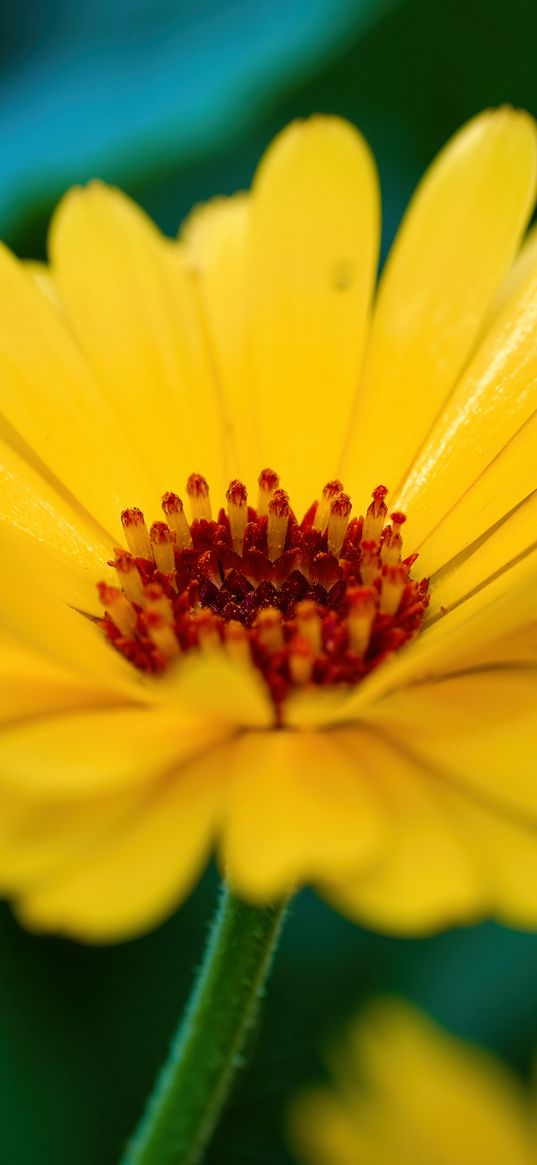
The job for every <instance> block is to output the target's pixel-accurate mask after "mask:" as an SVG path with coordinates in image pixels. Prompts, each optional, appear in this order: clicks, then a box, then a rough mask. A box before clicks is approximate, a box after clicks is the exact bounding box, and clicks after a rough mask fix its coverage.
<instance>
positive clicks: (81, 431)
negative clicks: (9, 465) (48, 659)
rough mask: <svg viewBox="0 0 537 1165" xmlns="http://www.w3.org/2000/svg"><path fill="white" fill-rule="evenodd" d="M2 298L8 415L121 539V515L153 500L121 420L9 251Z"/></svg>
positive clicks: (3, 259) (2, 266) (0, 262)
mask: <svg viewBox="0 0 537 1165" xmlns="http://www.w3.org/2000/svg"><path fill="white" fill-rule="evenodd" d="M0 295H1V299H2V311H1V312H0V379H1V383H2V398H1V403H2V410H3V412H4V413H5V416H6V418H7V420H8V422H9V423H10V425H12V426H13V428H14V429H15V430H16V432H17V433H19V434H20V436H21V438H22V439H23V441H24V442H26V443H27V445H28V446H29V447H30V449H32V450H33V451H34V452H35V454H36V455H37V457H38V458H40V459H41V461H42V462H43V463H44V464H45V466H46V467H47V468H48V470H50V471H51V472H52V474H54V475H55V477H56V478H57V479H59V481H60V482H61V483H62V485H63V486H64V487H65V488H66V489H67V490H69V491H70V493H71V494H72V495H73V496H74V498H76V500H77V501H78V502H79V503H80V504H81V505H82V506H84V507H85V509H86V510H87V511H88V512H89V513H90V514H91V515H92V516H93V517H94V518H95V519H96V520H97V521H98V522H99V523H100V524H101V526H102V527H103V529H105V530H111V531H113V532H114V537H116V538H117V537H118V536H119V531H120V530H121V526H120V523H119V513H120V511H121V509H122V508H123V507H124V506H125V505H126V504H128V502H129V501H130V500H132V498H133V497H134V498H137V497H140V496H142V497H143V496H144V494H145V496H147V489H146V484H145V481H144V475H143V473H142V471H141V468H140V467H139V466H138V465H137V463H136V461H135V459H134V458H133V455H132V451H131V450H130V448H129V446H128V444H127V442H126V441H125V439H124V435H123V428H122V426H121V423H120V419H119V417H118V416H117V415H114V413H113V412H112V410H111V409H110V407H109V406H108V404H107V402H106V401H105V399H104V397H103V395H102V392H101V391H100V389H99V386H98V385H97V383H96V381H95V379H94V378H93V376H92V375H91V373H90V370H89V368H88V366H87V364H86V363H85V361H84V359H83V356H82V355H81V353H80V350H79V348H78V346H77V345H76V343H75V341H74V339H73V338H72V336H71V335H70V334H69V332H68V330H67V328H66V327H65V325H64V323H63V321H62V319H61V317H60V315H59V313H58V312H57V311H56V309H55V308H54V307H53V306H52V304H51V303H50V302H49V301H48V300H47V298H46V296H44V295H43V294H42V292H41V291H40V290H39V288H38V287H37V286H36V285H35V283H34V280H33V278H32V276H31V275H30V274H29V273H28V272H27V271H25V270H24V267H23V264H22V263H19V262H18V261H17V260H16V259H15V258H14V257H13V256H12V255H11V254H10V253H9V251H8V250H7V249H6V248H5V247H2V248H0ZM137 491H138V492H137Z"/></svg>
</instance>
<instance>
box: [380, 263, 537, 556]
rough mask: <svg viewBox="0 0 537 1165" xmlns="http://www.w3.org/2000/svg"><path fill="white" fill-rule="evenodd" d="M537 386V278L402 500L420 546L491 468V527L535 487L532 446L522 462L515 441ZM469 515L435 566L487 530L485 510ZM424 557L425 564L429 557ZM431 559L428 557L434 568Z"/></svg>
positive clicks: (445, 417)
mask: <svg viewBox="0 0 537 1165" xmlns="http://www.w3.org/2000/svg"><path fill="white" fill-rule="evenodd" d="M536 384H537V274H533V275H532V276H531V278H530V280H529V282H527V283H525V284H524V285H523V288H522V290H521V291H520V292H519V294H518V295H516V296H515V298H514V299H511V300H510V301H509V303H508V304H507V307H506V308H505V309H504V311H503V313H502V314H501V315H500V317H499V319H498V321H497V323H496V325H495V326H494V327H493V328H492V330H491V331H490V332H489V333H488V335H487V336H486V338H485V340H484V341H483V343H482V344H481V346H480V348H479V349H478V351H477V353H476V355H475V356H474V358H473V360H472V361H471V362H470V364H469V366H468V369H467V371H466V372H465V374H464V376H463V377H462V378H461V380H460V381H459V383H458V385H457V387H456V389H455V391H454V393H453V395H452V396H451V398H450V400H449V403H448V405H447V406H446V408H445V410H444V412H443V413H442V415H441V417H440V418H439V420H438V422H437V424H436V425H435V427H434V429H433V431H432V433H431V435H430V437H429V438H428V440H427V442H426V444H425V446H424V448H423V451H422V452H421V453H420V456H419V458H418V460H417V461H416V464H415V466H414V468H413V470H412V473H411V474H410V476H409V478H408V481H407V482H406V484H405V486H404V489H403V491H402V494H401V496H400V498H399V499H398V505H400V506H401V507H403V508H404V509H405V511H406V513H407V514H408V516H409V522H408V528H409V534H408V537H409V538H410V541H411V543H412V545H413V547H414V548H415V549H419V548H420V547H421V544H422V543H423V542H424V540H425V539H426V538H427V535H429V534H430V533H431V531H432V530H434V528H435V527H436V526H437V525H438V524H439V523H440V522H441V521H442V519H443V518H444V516H445V515H446V514H448V513H449V511H450V510H451V509H452V507H453V506H455V505H456V504H457V503H458V502H459V500H460V499H461V498H462V497H463V495H464V494H465V493H466V492H467V491H470V490H471V489H472V487H473V486H474V483H476V482H477V481H478V478H479V477H480V475H481V474H484V473H485V472H486V471H487V470H488V476H487V482H486V492H485V494H481V498H480V504H481V505H482V504H483V502H484V501H485V502H486V500H487V498H493V499H494V500H493V508H492V509H491V508H489V509H488V511H486V521H488V523H489V524H490V525H492V524H493V523H494V522H495V521H497V520H498V519H499V518H501V517H503V516H504V514H506V513H507V512H508V511H509V510H510V509H511V507H512V506H513V505H515V504H516V503H517V502H519V501H520V500H521V499H522V498H524V497H526V496H527V495H528V494H529V493H530V492H531V490H532V489H533V488H534V487H535V480H534V474H533V459H532V458H531V457H530V456H528V454H529V448H528V445H527V443H525V442H524V441H523V443H522V457H520V458H518V457H517V456H516V454H517V452H518V450H517V447H516V439H517V434H518V433H519V431H520V430H522V428H523V426H524V425H526V424H527V423H528V422H529V421H530V418H531V417H532V415H533V413H534V412H535V409H536V406H537V391H536ZM513 442H515V443H514V445H512V444H511V443H513ZM504 457H505V458H506V459H507V460H506V462H505V470H504V465H503V458H504ZM502 485H503V487H504V488H503V490H502ZM464 513H465V511H464V509H463V519H462V520H454V521H453V522H452V523H451V525H450V527H449V529H448V530H446V531H444V533H443V534H442V536H441V548H440V546H439V547H438V550H439V551H440V554H441V558H440V562H434V564H433V569H435V568H436V567H437V566H438V565H441V564H442V563H443V562H446V561H448V560H449V559H450V558H451V557H452V556H453V555H454V554H456V553H458V551H459V550H461V549H462V547H463V546H464V545H465V544H467V542H471V541H472V538H473V537H475V536H476V534H480V533H482V532H483V530H485V529H486V528H487V526H486V525H483V524H482V522H480V514H479V511H478V512H477V521H475V520H474V523H473V525H470V526H469V527H468V526H467V524H466V522H465V520H464ZM470 513H471V507H470ZM454 517H455V516H454ZM475 517H476V515H474V519H475ZM423 557H424V561H425V553H424V556H423ZM430 562H431V559H430V558H427V569H429V568H430V565H429V564H430Z"/></svg>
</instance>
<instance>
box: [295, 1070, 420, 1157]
mask: <svg viewBox="0 0 537 1165" xmlns="http://www.w3.org/2000/svg"><path fill="white" fill-rule="evenodd" d="M287 1125H288V1129H289V1138H290V1141H291V1144H292V1145H293V1147H294V1149H295V1153H296V1156H297V1158H298V1160H299V1161H303V1162H305V1165H381V1162H380V1161H379V1156H378V1147H379V1146H378V1145H376V1144H375V1143H373V1144H371V1142H369V1145H368V1144H367V1137H366V1136H364V1130H363V1129H362V1128H360V1125H359V1123H358V1121H357V1120H356V1119H355V1116H354V1114H353V1112H352V1107H351V1106H350V1105H348V1104H347V1105H346V1104H345V1103H343V1102H342V1100H341V1099H339V1098H338V1097H337V1096H335V1095H331V1094H330V1092H329V1091H328V1089H326V1088H317V1089H313V1088H311V1089H308V1091H307V1092H305V1093H304V1094H303V1095H302V1096H298V1097H297V1098H295V1100H294V1101H293V1104H292V1107H291V1111H290V1114H289V1117H288V1121H287ZM382 1165H384V1163H382ZM398 1165H399V1162H398Z"/></svg>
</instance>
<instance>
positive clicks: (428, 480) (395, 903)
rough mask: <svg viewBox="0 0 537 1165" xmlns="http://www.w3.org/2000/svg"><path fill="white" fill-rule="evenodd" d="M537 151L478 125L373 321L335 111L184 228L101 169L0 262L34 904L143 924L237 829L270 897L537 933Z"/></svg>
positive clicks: (4, 872) (26, 875) (6, 522)
mask: <svg viewBox="0 0 537 1165" xmlns="http://www.w3.org/2000/svg"><path fill="white" fill-rule="evenodd" d="M536 173H537V134H536V129H535V125H534V123H533V121H532V120H531V119H530V118H529V117H528V116H527V115H526V114H524V113H516V112H513V111H512V110H509V109H504V110H499V111H496V112H492V113H486V114H483V115H481V116H480V117H478V118H477V119H476V120H475V121H473V122H472V123H470V125H468V126H467V127H465V128H464V129H463V130H462V131H461V132H460V133H459V134H458V135H457V136H456V137H455V138H454V140H453V141H452V142H451V143H450V144H449V145H448V146H447V147H446V149H445V150H444V151H443V152H442V154H441V155H440V157H439V158H438V159H437V161H436V162H435V164H434V165H433V166H432V168H431V169H430V171H429V173H428V174H427V175H426V177H425V179H424V181H423V182H422V184H421V185H420V187H419V189H418V191H417V193H416V195H415V197H414V199H413V201H412V203H411V205H410V208H409V210H408V212H407V215H406V217H405V219H404V221H403V224H402V227H401V230H400V232H399V235H398V237H397V239H396V242H395V244H394V247H393V251H392V254H391V256H390V258H389V260H388V263H387V265H386V268H385V271H384V274H383V276H382V279H381V282H380V288H379V293H378V296H377V298H376V302H375V305H374V308H373V310H372V309H371V304H372V298H373V285H374V278H375V271H376V265H377V248H378V237H379V208H378V202H379V199H378V189H377V178H376V173H375V169H374V164H373V161H372V159H371V156H370V153H369V150H368V148H367V146H366V145H365V143H364V142H363V140H362V138H361V137H360V136H359V134H358V133H357V132H356V130H355V129H353V128H352V127H351V126H350V125H348V124H346V123H345V122H343V121H340V120H338V119H334V118H328V117H315V118H312V119H311V120H309V121H306V122H304V123H296V124H293V125H291V126H290V127H289V128H288V129H287V130H285V131H284V132H283V133H282V134H281V135H280V136H279V137H278V138H277V139H276V141H275V142H274V144H273V145H272V146H271V148H270V149H269V151H268V153H267V155H266V157H265V158H264V159H263V161H262V162H261V165H260V168H259V170H258V173H257V175H256V178H255V181H254V184H253V187H252V191H251V193H250V194H248V195H238V196H236V197H234V198H230V199H227V200H226V199H219V200H216V201H215V202H213V203H209V204H208V205H207V206H205V207H201V208H199V209H197V210H195V211H194V213H193V216H192V217H191V219H190V220H189V221H188V222H187V224H186V227H185V228H184V230H183V232H182V234H181V237H180V241H179V242H178V243H175V242H172V241H170V240H167V239H163V238H162V236H161V235H160V234H159V233H158V232H157V231H156V229H155V228H154V227H153V226H152V224H151V223H150V222H148V221H147V219H146V218H145V216H144V215H143V214H142V213H141V212H140V211H139V210H138V209H137V208H136V207H135V206H133V205H132V203H131V202H130V201H129V200H128V199H127V198H125V197H124V196H123V195H121V194H120V193H119V192H117V191H116V190H112V189H107V188H106V187H105V186H103V185H101V184H97V183H93V184H91V185H90V186H89V187H87V188H86V189H83V190H73V191H71V192H70V193H68V194H67V195H66V197H65V199H64V200H63V202H62V203H61V205H60V206H59V208H58V210H57V212H56V215H55V217H54V220H53V223H52V228H51V233H50V266H49V268H48V269H45V268H41V267H37V266H34V265H32V266H29V267H27V268H25V266H24V264H21V263H20V262H18V261H17V260H16V259H14V258H13V256H11V255H10V254H9V253H8V252H7V251H6V250H5V249H4V250H3V251H2V252H1V254H0V291H1V304H2V306H1V310H0V385H1V389H0V392H1V397H2V401H3V410H4V417H5V419H4V420H3V421H2V422H1V424H2V428H1V430H0V441H1V450H2V460H3V464H4V473H3V477H2V486H1V489H2V506H1V516H2V522H1V529H2V563H3V566H2V575H1V584H0V585H1V588H2V594H1V597H0V612H1V619H2V627H3V631H2V648H3V649H2V663H1V675H2V701H1V716H2V720H3V722H4V725H3V732H2V735H1V736H0V773H1V777H0V805H1V824H0V882H1V887H2V890H3V891H4V892H5V893H6V894H8V895H9V896H11V897H12V899H13V900H14V902H15V903H16V909H17V911H18V913H19V915H20V917H21V918H22V919H23V920H25V922H26V923H28V924H29V925H31V926H33V927H37V928H43V929H46V928H50V929H55V930H58V931H65V932H70V933H73V934H76V935H79V936H82V937H85V938H86V939H90V940H91V939H93V940H104V939H110V938H116V937H120V936H125V935H128V934H131V933H135V932H136V931H139V930H141V929H143V928H144V927H147V926H149V925H151V924H153V923H155V922H156V921H158V920H159V919H160V918H162V917H163V916H165V914H166V913H167V912H168V911H169V910H171V909H172V908H173V907H174V906H175V904H176V903H177V902H178V901H179V900H180V899H181V898H182V897H183V896H184V895H185V894H186V893H187V892H188V890H189V888H190V886H191V885H192V883H193V881H194V880H195V878H196V877H197V876H198V873H199V871H200V869H201V867H202V865H203V863H204V862H205V861H206V858H207V855H208V853H209V851H210V850H211V848H212V847H213V846H214V845H216V847H217V849H218V853H219V855H220V860H221V864H222V867H223V869H224V870H225V872H226V874H227V877H228V880H229V882H230V884H231V886H232V887H233V888H234V889H235V890H236V891H237V892H238V893H239V894H241V895H243V896H245V897H246V898H249V899H252V900H254V901H257V900H265V899H266V898H272V897H276V896H278V895H281V894H283V893H284V892H287V891H288V890H289V889H291V888H292V887H293V886H295V885H299V884H301V883H303V882H313V883H314V884H315V885H317V886H318V887H319V888H320V889H321V891H322V892H323V893H325V894H326V895H327V896H328V897H329V899H330V900H331V901H333V902H334V903H335V904H336V905H337V906H338V907H339V908H341V909H342V910H343V911H346V912H347V913H349V914H350V915H351V916H352V917H355V918H357V919H363V920H365V921H366V922H369V923H372V924H374V925H376V926H379V927H387V928H397V929H401V930H420V929H424V928H428V927H432V926H438V925H444V924H446V923H451V922H455V921H461V920H464V919H471V918H476V917H479V916H483V915H491V914H494V915H496V916H497V917H500V918H503V919H507V920H510V921H512V922H516V923H517V924H527V925H535V924H536V923H537V898H536V896H535V892H534V886H535V883H536V878H537V832H536V830H537V787H536V785H535V759H534V758H535V752H536V746H537V724H536V717H535V697H536V676H537V672H536V659H537V655H536V642H535V616H534V588H535V578H536V568H535V533H534V531H535V517H536V514H537V491H536V485H537V482H536V476H535V441H536V438H537V412H536V404H537V239H536V237H535V236H530V237H529V239H528V240H527V242H526V243H525V244H524V245H523V247H522V250H521V251H520V253H519V250H520V244H521V240H522V238H523V235H524V232H525V229H526V225H527V222H528V220H529V217H530V215H531V212H532V207H533V203H534V198H535V190H536ZM517 256H518V257H517ZM267 466H270V467H273V468H272V469H271V470H268V469H267V468H266V467H267ZM261 471H263V472H261ZM260 473H261V477H260V486H259V501H258V499H257V489H258V486H257V484H256V483H257V479H258V477H259V475H260ZM280 480H281V487H284V488H280ZM185 481H186V482H187V487H186V489H187V495H188V497H185V496H184V495H183V497H184V502H185V508H183V499H182V498H181V497H180V496H179V495H180V494H181V493H182V491H183V486H184V483H185ZM230 482H231V485H229V483H230ZM326 482H328V485H327V486H326V487H325V483H326ZM207 483H209V485H210V490H211V492H210V494H209V488H208V485H207ZM379 483H383V488H376V487H379ZM246 487H247V489H248V490H249V494H250V502H248V500H247V495H246ZM386 488H389V489H390V495H389V503H387V502H386V500H385V497H386ZM175 490H177V491H178V493H175V492H170V491H175ZM165 491H166V492H165ZM226 491H227V492H226ZM321 491H323V492H322V493H321ZM372 491H375V492H374V498H373V501H372V502H371V503H370V505H369V508H367V507H368V501H369V498H370V496H371V493H372ZM161 497H162V499H163V500H162V507H163V510H164V517H165V518H166V519H167V521H166V523H164V522H162V521H157V522H156V523H154V525H153V526H152V527H151V532H150V534H149V533H148V528H147V526H146V524H145V521H144V518H143V516H142V514H143V513H145V514H147V517H148V521H149V522H153V519H155V518H157V517H158V515H159V508H160V504H161V503H160V498H161ZM211 498H212V499H213V500H214V511H212V512H214V515H215V517H216V516H217V515H218V514H219V511H220V507H221V506H224V507H225V512H222V514H221V515H220V517H219V518H218V521H216V522H214V523H213V524H211V523H208V519H209V517H210V514H211V509H210V507H211ZM319 498H320V501H319V505H318V506H315V505H312V503H313V502H314V500H315V499H319ZM250 504H252V505H253V506H254V507H256V509H255V512H254V510H253V509H252V508H250V509H248V506H249V505H250ZM387 505H388V509H387V508H386V507H387ZM308 507H310V508H309V510H308ZM351 507H354V509H352V508H351ZM365 511H367V512H366V517H365V527H363V526H362V523H361V520H357V519H359V516H360V514H364V512H365ZM305 512H307V516H306V519H304V520H302V515H303V514H304V513H305ZM295 513H296V515H297V516H298V519H299V524H298V525H297V523H296V520H295V517H294V515H295ZM390 513H393V517H392V519H391V520H390V517H389V515H390ZM121 514H122V521H120V515H121ZM404 514H406V517H407V525H406V526H405V527H404V531H405V550H404V552H403V554H404V555H405V556H406V561H405V560H404V559H403V560H402V557H401V525H402V519H403V515H404ZM161 517H162V515H161ZM407 530H408V534H407V533H406V531H407ZM364 542H365V546H364ZM114 546H118V547H121V548H122V549H119V550H117V551H116V555H115V558H114V557H113V548H114ZM127 546H128V548H129V550H128V551H127V549H126V547H127ZM411 551H412V552H419V559H418V562H417V563H416V564H415V563H414V562H413V559H412V557H411V558H408V555H409V552H411ZM135 559H136V561H135ZM108 562H111V563H112V564H113V565H110V566H108V565H107V563H108ZM175 567H177V570H176V573H175V574H174V573H173V572H174V570H175ZM409 572H410V573H409ZM429 578H430V596H429V594H428V590H427V581H426V580H427V579H429ZM424 579H425V581H423V580H424ZM118 580H119V582H120V583H121V586H120V587H119V586H118ZM97 584H100V586H99V587H98V586H97ZM223 584H224V585H223ZM429 597H430V601H429ZM427 604H429V605H428V606H427ZM105 611H106V618H104V619H103V616H104V613H105ZM420 629H421V633H420ZM410 640H411V642H409V641H410ZM110 641H112V643H113V644H114V645H115V648H116V649H117V650H114V648H113V646H111V643H110ZM179 656H180V657H181V658H180V659H179V658H177V657H179ZM183 657H184V658H183Z"/></svg>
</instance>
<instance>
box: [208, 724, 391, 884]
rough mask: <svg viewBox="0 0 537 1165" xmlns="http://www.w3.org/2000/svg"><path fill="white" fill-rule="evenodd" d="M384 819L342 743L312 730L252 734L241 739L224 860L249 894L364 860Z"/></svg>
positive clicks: (235, 880) (229, 873)
mask: <svg viewBox="0 0 537 1165" xmlns="http://www.w3.org/2000/svg"><path fill="white" fill-rule="evenodd" d="M382 833H383V823H382V821H381V818H380V814H379V812H378V809H377V807H376V805H375V800H374V795H373V793H369V792H368V790H367V789H366V788H365V786H364V783H363V781H362V779H361V774H360V773H359V772H356V770H355V767H354V766H353V764H352V763H351V761H350V760H349V759H348V757H347V756H346V754H345V753H344V752H343V751H342V750H341V749H339V748H338V745H337V742H335V741H332V740H331V739H330V738H329V737H328V735H323V734H320V733H314V732H310V733H308V732H281V731H275V732H271V733H264V734H253V733H249V734H248V735H246V736H244V737H243V738H242V739H241V740H240V741H239V743H238V745H237V750H236V754H235V758H234V766H233V782H232V787H231V790H230V794H229V801H228V804H227V808H226V821H225V824H224V839H223V845H222V855H223V856H222V860H223V864H224V868H225V873H226V877H227V878H228V880H229V882H230V884H231V885H232V886H233V888H234V889H235V890H236V891H237V892H238V893H239V894H243V895H244V896H245V897H247V898H254V899H266V898H272V897H276V896H279V895H281V894H285V893H287V892H289V891H290V890H291V889H292V888H293V886H294V884H295V883H296V882H297V881H312V880H316V879H318V878H321V877H322V876H325V877H326V876H327V874H328V873H329V872H331V873H334V871H336V870H337V871H340V872H341V874H343V873H344V872H345V871H349V870H350V869H356V868H358V867H360V866H361V865H362V864H363V862H364V860H365V859H366V858H368V857H369V856H370V854H371V851H372V849H374V848H375V846H376V845H377V844H378V841H379V838H380V837H381V835H382Z"/></svg>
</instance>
